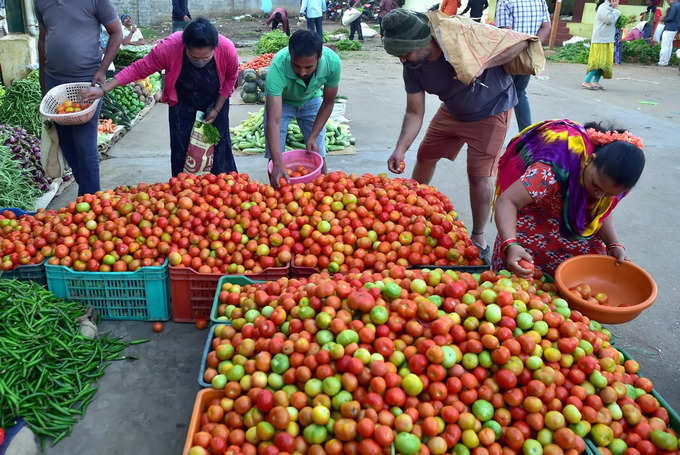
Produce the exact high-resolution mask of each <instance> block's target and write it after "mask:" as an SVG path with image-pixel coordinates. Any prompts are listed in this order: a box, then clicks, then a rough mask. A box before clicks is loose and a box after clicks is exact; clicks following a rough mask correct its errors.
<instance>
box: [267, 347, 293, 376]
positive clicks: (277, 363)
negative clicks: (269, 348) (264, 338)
mask: <svg viewBox="0 0 680 455" xmlns="http://www.w3.org/2000/svg"><path fill="white" fill-rule="evenodd" d="M288 368H290V360H289V359H288V356H287V355H286V354H283V353H281V352H279V353H278V354H276V355H275V356H274V357H272V361H271V369H272V371H273V372H274V373H277V374H283V373H285V372H286V371H288Z"/></svg>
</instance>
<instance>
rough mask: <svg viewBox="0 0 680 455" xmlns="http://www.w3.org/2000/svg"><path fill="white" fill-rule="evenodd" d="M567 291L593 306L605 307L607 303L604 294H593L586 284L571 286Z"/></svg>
mask: <svg viewBox="0 0 680 455" xmlns="http://www.w3.org/2000/svg"><path fill="white" fill-rule="evenodd" d="M569 291H571V292H573V293H574V294H576V295H577V296H579V297H581V298H582V299H583V300H585V301H586V302H588V303H592V304H593V305H607V304H608V303H609V296H608V295H607V294H606V293H605V292H593V290H592V289H591V288H590V285H589V284H588V283H582V284H579V285H578V286H573V287H571V288H569Z"/></svg>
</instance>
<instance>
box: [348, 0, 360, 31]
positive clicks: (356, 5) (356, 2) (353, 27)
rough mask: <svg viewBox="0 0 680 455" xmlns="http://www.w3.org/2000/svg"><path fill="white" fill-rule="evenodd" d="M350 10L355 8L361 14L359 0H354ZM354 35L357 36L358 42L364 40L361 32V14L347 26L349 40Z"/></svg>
mask: <svg viewBox="0 0 680 455" xmlns="http://www.w3.org/2000/svg"><path fill="white" fill-rule="evenodd" d="M352 8H356V9H358V10H359V11H360V12H361V9H360V8H361V3H360V0H354V2H353V3H352ZM354 33H357V34H358V35H359V41H363V40H364V33H363V32H362V31H361V14H359V17H357V18H356V19H355V20H354V21H353V22H352V23H351V24H349V39H350V40H353V39H354Z"/></svg>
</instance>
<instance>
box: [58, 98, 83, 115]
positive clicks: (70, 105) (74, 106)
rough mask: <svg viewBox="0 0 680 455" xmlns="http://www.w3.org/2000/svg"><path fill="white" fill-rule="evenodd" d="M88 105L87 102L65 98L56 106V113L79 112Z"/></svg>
mask: <svg viewBox="0 0 680 455" xmlns="http://www.w3.org/2000/svg"><path fill="white" fill-rule="evenodd" d="M88 107H90V105H89V104H84V103H83V104H81V103H74V102H73V101H71V100H66V101H64V102H63V103H61V104H60V105H59V106H57V114H72V113H74V112H80V111H83V110H85V109H87V108H88Z"/></svg>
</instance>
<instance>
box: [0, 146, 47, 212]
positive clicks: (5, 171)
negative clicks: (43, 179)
mask: <svg viewBox="0 0 680 455" xmlns="http://www.w3.org/2000/svg"><path fill="white" fill-rule="evenodd" d="M5 141H6V135H3V137H0V188H2V191H0V206H1V207H17V208H20V209H23V210H34V209H35V200H36V198H38V197H39V196H40V195H42V191H40V190H39V189H38V187H37V186H36V185H33V184H32V182H31V178H30V177H29V178H27V175H26V174H25V173H24V171H23V170H22V168H21V165H20V162H19V160H17V159H15V158H14V157H13V156H12V153H10V149H9V147H7V146H4V145H2V144H4V143H5Z"/></svg>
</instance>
